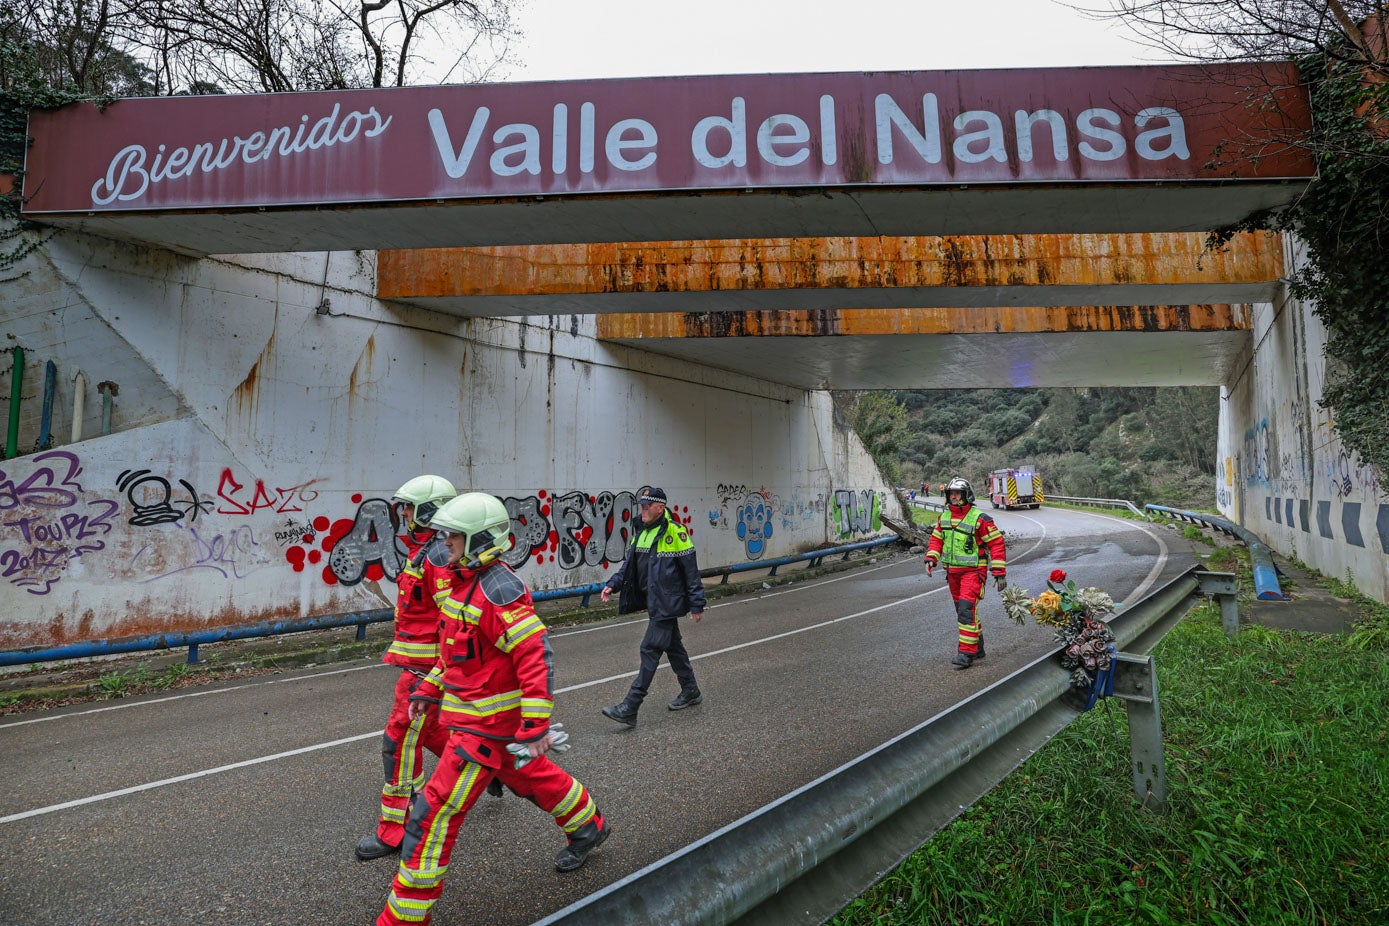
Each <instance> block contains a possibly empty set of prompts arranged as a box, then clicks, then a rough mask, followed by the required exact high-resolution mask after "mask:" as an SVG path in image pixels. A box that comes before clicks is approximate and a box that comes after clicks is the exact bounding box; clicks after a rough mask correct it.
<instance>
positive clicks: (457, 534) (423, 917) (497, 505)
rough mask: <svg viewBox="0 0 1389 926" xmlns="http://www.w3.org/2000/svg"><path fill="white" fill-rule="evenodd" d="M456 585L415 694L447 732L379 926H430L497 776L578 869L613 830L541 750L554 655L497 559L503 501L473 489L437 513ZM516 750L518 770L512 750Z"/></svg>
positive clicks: (417, 706) (505, 518)
mask: <svg viewBox="0 0 1389 926" xmlns="http://www.w3.org/2000/svg"><path fill="white" fill-rule="evenodd" d="M433 525H434V527H435V528H436V529H438V530H441V531H447V532H448V533H447V536H446V539H445V543H447V545H448V549H449V559H450V562H451V563H452V564H453V571H454V573H455V574H456V576H457V581H456V582H455V584H454V586H453V590H452V592H450V593H449V595H448V597H447V599H445V600H444V601H443V602H442V603H441V605H440V611H441V612H442V614H443V619H442V621H441V623H440V631H439V662H438V664H437V665H436V666H435V667H434V669H433V670H432V671H431V672H430V673H429V676H428V677H427V678H425V679H424V680H423V681H422V682H421V684H420V687H419V690H418V691H416V692H415V694H414V695H412V696H411V701H410V704H411V706H410V713H411V715H412V716H419V715H422V714H425V713H426V712H428V713H433V712H435V711H437V712H438V715H439V719H440V721H441V722H442V723H443V725H444V726H446V727H447V728H448V729H449V731H450V734H449V741H448V746H447V748H446V749H445V750H444V752H443V753H442V754H441V756H440V758H439V764H438V766H436V767H435V769H434V774H433V775H432V776H431V777H430V779H429V783H428V784H427V785H426V786H425V789H424V791H423V793H421V794H417V795H416V796H415V800H414V804H413V806H412V807H411V809H410V819H409V822H408V823H407V824H406V827H405V841H404V843H403V844H402V846H401V850H400V868H399V870H398V871H397V873H396V878H395V883H394V884H393V885H392V886H391V893H390V896H388V897H387V898H386V907H385V909H384V910H382V911H381V915H380V916H379V917H377V920H376V922H377V926H397V924H402V923H412V924H414V923H428V922H429V911H430V908H431V907H433V905H434V902H435V901H437V900H438V899H439V895H440V894H442V893H443V889H444V884H443V881H444V873H445V872H446V871H447V870H448V865H449V857H450V856H451V855H452V853H453V845H454V842H455V841H456V840H457V838H458V829H459V827H460V826H461V825H462V823H463V819H464V817H466V816H467V814H468V810H469V809H470V808H471V807H472V806H473V804H474V803H476V802H477V799H478V796H479V795H480V794H481V793H482V791H483V789H484V788H486V787H487V785H488V783H489V782H491V781H492V779H493V778H494V777H496V778H500V779H501V781H502V782H503V783H504V784H506V786H507V787H509V788H510V789H511V790H513V791H515V792H516V793H517V794H519V795H521V796H522V797H524V798H527V799H529V800H530V801H532V802H534V803H535V804H536V806H538V807H540V808H541V809H542V810H544V811H546V812H547V813H549V814H550V815H551V816H553V817H554V818H555V822H556V823H557V824H559V826H560V827H561V829H563V830H564V833H565V835H566V837H567V844H566V845H565V847H564V848H563V849H561V850H560V852H559V855H557V856H556V857H555V867H556V868H557V869H559V870H560V871H573V870H575V869H576V868H578V867H579V866H580V865H582V864H583V863H584V860H585V859H586V858H587V857H588V854H589V853H590V852H591V851H593V850H594V849H595V848H597V847H598V845H599V844H600V843H602V842H603V840H605V839H607V837H608V834H609V832H610V831H611V830H610V827H609V826H608V823H607V821H605V820H604V819H603V815H602V814H600V813H599V812H598V808H597V806H596V805H595V804H594V802H593V798H592V797H590V796H589V793H588V789H586V788H585V787H584V786H583V785H582V784H580V783H579V782H577V781H575V780H574V778H573V777H572V776H570V775H569V773H568V772H566V771H564V769H562V768H560V767H559V766H558V765H556V764H555V763H554V762H552V761H551V760H550V758H549V757H548V756H547V755H546V753H547V752H548V751H549V750H550V747H551V746H552V745H553V742H554V741H553V736H552V734H551V730H550V714H551V712H552V711H553V709H554V695H553V684H552V680H551V667H552V663H553V660H552V657H551V654H550V648H549V646H548V641H547V640H546V634H545V625H544V624H543V623H541V621H540V618H539V617H538V616H537V615H536V613H535V608H534V605H533V603H532V601H531V594H530V591H529V590H527V588H526V586H525V583H523V582H522V581H521V579H520V578H519V577H517V575H516V573H514V572H512V571H511V568H510V567H509V566H507V565H506V563H503V562H501V560H500V559H499V557H500V556H501V555H502V554H503V553H505V552H506V551H507V550H509V549H510V548H511V516H510V515H508V514H507V511H506V506H505V505H503V504H502V502H501V500H500V499H497V498H495V497H493V496H491V495H487V494H485V493H482V492H469V493H466V494H464V495H460V496H458V498H456V499H454V500H453V501H451V502H448V503H446V504H445V505H444V506H443V507H441V508H440V509H439V511H438V512H437V513H436V514H435V515H434V520H433ZM512 743H520V744H522V746H523V747H524V751H525V752H526V754H527V756H528V757H529V760H528V761H525V764H523V765H522V766H521V767H520V768H518V767H517V763H518V762H520V761H522V760H521V759H518V758H517V757H516V756H514V755H513V754H512V753H511V752H509V751H508V750H507V746H508V744H512Z"/></svg>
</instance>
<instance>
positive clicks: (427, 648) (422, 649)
mask: <svg viewBox="0 0 1389 926" xmlns="http://www.w3.org/2000/svg"><path fill="white" fill-rule="evenodd" d="M386 652H388V653H392V654H394V655H396V656H405V657H406V658H408V659H438V658H439V644H437V643H406V642H405V641H403V640H392V641H391V645H390V646H389V647H388V648H387V649H386Z"/></svg>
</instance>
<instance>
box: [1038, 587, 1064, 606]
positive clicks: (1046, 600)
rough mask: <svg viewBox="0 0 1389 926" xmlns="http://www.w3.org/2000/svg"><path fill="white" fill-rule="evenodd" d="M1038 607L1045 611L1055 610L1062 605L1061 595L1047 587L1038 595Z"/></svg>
mask: <svg viewBox="0 0 1389 926" xmlns="http://www.w3.org/2000/svg"><path fill="white" fill-rule="evenodd" d="M1037 607H1039V608H1041V609H1042V610H1043V611H1055V610H1057V609H1059V608H1060V607H1061V596H1060V595H1058V594H1056V592H1053V591H1052V590H1051V589H1047V590H1046V591H1044V592H1042V594H1040V595H1038V596H1037Z"/></svg>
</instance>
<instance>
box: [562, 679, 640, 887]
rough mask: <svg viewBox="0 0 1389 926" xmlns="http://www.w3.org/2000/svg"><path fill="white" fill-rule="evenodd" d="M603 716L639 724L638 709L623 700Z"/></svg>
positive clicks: (605, 711)
mask: <svg viewBox="0 0 1389 926" xmlns="http://www.w3.org/2000/svg"><path fill="white" fill-rule="evenodd" d="M603 716H604V717H608V718H611V719H613V720H616V721H617V722H618V723H622V724H626V725H627V726H629V727H635V726H636V725H637V709H636V707H635V706H634V705H632V704H631V703H629V702H627V701H623V702H622V703H621V704H614V705H613V706H612V707H605V708H603ZM576 867H577V866H576Z"/></svg>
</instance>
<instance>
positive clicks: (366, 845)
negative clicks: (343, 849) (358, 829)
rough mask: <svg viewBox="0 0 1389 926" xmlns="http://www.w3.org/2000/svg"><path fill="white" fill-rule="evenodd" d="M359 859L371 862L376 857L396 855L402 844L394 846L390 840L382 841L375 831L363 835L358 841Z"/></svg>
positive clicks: (357, 851)
mask: <svg viewBox="0 0 1389 926" xmlns="http://www.w3.org/2000/svg"><path fill="white" fill-rule="evenodd" d="M355 851H356V853H357V861H359V862H369V861H371V860H372V859H375V858H385V857H386V856H388V855H395V854H396V853H397V852H399V851H400V846H393V845H391V844H390V843H388V842H382V841H381V839H380V837H379V836H377V835H376V834H375V833H371V834H370V835H367V836H363V837H362V838H361V839H360V840H358V841H357V848H356V850H355Z"/></svg>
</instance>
